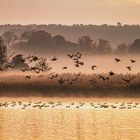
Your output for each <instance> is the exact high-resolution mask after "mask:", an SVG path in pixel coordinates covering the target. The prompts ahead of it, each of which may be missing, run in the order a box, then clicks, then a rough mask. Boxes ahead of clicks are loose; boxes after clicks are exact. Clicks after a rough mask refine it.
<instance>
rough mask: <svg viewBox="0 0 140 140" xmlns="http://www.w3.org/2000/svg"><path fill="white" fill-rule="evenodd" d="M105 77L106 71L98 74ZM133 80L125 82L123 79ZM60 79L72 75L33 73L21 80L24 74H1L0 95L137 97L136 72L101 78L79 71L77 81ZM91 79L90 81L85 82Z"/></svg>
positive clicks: (139, 82)
mask: <svg viewBox="0 0 140 140" xmlns="http://www.w3.org/2000/svg"><path fill="white" fill-rule="evenodd" d="M100 75H102V76H104V77H108V75H107V74H100ZM131 77H134V79H133V80H132V81H131V82H130V83H127V82H125V81H124V80H123V79H130V78H131ZM60 78H63V79H64V80H66V79H70V80H71V79H75V78H76V75H75V74H69V73H67V74H60V75H58V77H57V78H55V79H50V78H49V76H48V75H45V76H43V77H41V78H38V76H37V75H34V76H32V77H31V79H25V76H24V75H10V76H6V75H3V76H2V75H1V76H0V96H49V97H50V96H55V97H57V96H58V97H63V96H64V97H66V96H78V97H80V96H84V97H90V96H100V97H110V96H111V97H140V74H134V75H131V74H125V75H124V74H118V75H115V76H111V77H109V80H106V81H103V80H102V79H101V78H99V74H91V75H90V74H88V75H86V74H81V75H80V76H79V77H78V80H77V81H75V82H73V83H72V84H69V82H65V83H63V84H60V83H59V82H58V80H59V79H60ZM91 79H94V83H90V82H89V81H90V80H91Z"/></svg>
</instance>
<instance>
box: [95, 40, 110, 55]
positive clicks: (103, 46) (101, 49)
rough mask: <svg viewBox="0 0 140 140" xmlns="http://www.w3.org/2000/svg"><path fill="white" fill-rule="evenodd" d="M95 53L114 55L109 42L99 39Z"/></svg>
mask: <svg viewBox="0 0 140 140" xmlns="http://www.w3.org/2000/svg"><path fill="white" fill-rule="evenodd" d="M95 53H97V54H109V53H112V48H111V45H110V44H109V41H108V40H104V39H99V43H98V45H96V48H95Z"/></svg>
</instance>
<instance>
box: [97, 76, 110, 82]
mask: <svg viewBox="0 0 140 140" xmlns="http://www.w3.org/2000/svg"><path fill="white" fill-rule="evenodd" d="M99 78H101V79H102V80H103V81H106V80H107V81H109V77H103V76H101V75H99Z"/></svg>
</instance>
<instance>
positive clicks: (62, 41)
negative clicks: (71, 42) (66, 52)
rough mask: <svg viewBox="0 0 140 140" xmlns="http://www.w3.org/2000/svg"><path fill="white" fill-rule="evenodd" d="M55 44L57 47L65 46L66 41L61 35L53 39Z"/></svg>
mask: <svg viewBox="0 0 140 140" xmlns="http://www.w3.org/2000/svg"><path fill="white" fill-rule="evenodd" d="M53 43H54V44H56V45H65V43H66V40H65V38H64V37H63V36H61V35H56V36H54V37H53Z"/></svg>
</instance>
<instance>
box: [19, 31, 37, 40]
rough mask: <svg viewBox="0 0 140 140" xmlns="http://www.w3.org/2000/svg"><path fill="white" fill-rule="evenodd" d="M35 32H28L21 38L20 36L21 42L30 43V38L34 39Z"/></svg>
mask: <svg viewBox="0 0 140 140" xmlns="http://www.w3.org/2000/svg"><path fill="white" fill-rule="evenodd" d="M34 32H35V31H27V32H24V33H22V34H21V36H20V39H21V41H28V40H29V38H31V37H32V34H33V33H34Z"/></svg>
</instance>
